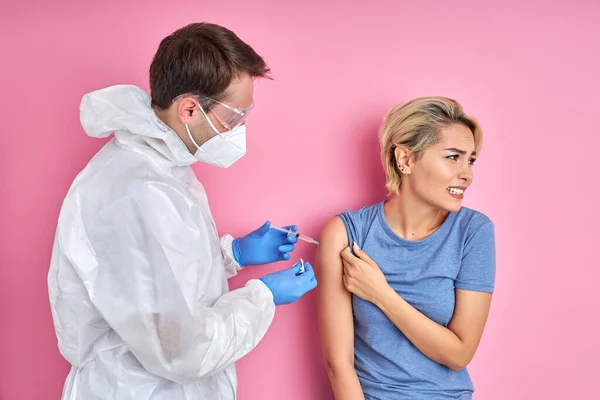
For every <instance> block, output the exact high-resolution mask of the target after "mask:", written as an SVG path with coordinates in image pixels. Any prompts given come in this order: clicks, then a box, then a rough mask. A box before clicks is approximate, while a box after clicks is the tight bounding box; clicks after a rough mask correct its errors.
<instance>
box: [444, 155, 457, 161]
mask: <svg viewBox="0 0 600 400" xmlns="http://www.w3.org/2000/svg"><path fill="white" fill-rule="evenodd" d="M446 158H447V159H449V160H454V161H456V160H458V154H453V155H451V156H448V157H446Z"/></svg>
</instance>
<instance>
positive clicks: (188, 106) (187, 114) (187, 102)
mask: <svg viewBox="0 0 600 400" xmlns="http://www.w3.org/2000/svg"><path fill="white" fill-rule="evenodd" d="M197 106H198V102H197V101H196V100H195V99H194V98H193V97H191V96H184V97H183V98H182V99H181V100H179V103H178V104H177V117H178V118H179V120H180V121H181V123H182V124H189V123H190V122H191V121H192V117H193V116H194V113H195V112H198V108H197Z"/></svg>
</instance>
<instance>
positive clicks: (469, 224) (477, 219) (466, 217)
mask: <svg viewBox="0 0 600 400" xmlns="http://www.w3.org/2000/svg"><path fill="white" fill-rule="evenodd" d="M456 221H457V223H458V224H459V225H460V226H461V228H462V230H465V231H467V232H468V233H475V232H477V231H478V230H479V229H480V228H481V227H483V226H486V225H487V226H490V227H491V228H493V227H494V223H493V222H492V220H491V219H490V217H488V216H487V215H485V214H484V213H482V212H481V211H477V210H474V209H472V208H468V207H461V209H460V210H459V211H458V212H457V213H456Z"/></svg>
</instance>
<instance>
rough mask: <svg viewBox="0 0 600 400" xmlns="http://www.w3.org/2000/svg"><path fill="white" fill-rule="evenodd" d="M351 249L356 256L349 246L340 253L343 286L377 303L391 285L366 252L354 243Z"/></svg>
mask: <svg viewBox="0 0 600 400" xmlns="http://www.w3.org/2000/svg"><path fill="white" fill-rule="evenodd" d="M352 249H353V250H354V254H356V255H357V256H358V257H356V256H354V255H353V254H352V252H351V251H350V246H348V247H346V248H345V249H344V250H343V251H342V253H341V256H342V260H343V264H344V276H343V281H344V286H345V287H346V289H347V290H348V291H349V292H351V293H353V294H355V295H356V296H358V297H360V298H362V299H364V300H367V301H370V302H371V303H373V304H375V305H377V303H378V299H379V298H380V297H381V295H382V294H384V293H386V292H387V291H388V290H390V289H391V286H390V285H389V284H388V283H387V281H386V280H385V276H384V275H383V272H381V270H380V269H379V266H378V265H377V264H376V263H375V261H373V260H372V259H371V257H369V256H368V255H367V253H365V252H364V251H362V250H361V249H360V248H359V247H358V245H357V244H356V243H354V246H353V248H352Z"/></svg>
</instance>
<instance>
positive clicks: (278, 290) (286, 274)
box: [260, 262, 317, 306]
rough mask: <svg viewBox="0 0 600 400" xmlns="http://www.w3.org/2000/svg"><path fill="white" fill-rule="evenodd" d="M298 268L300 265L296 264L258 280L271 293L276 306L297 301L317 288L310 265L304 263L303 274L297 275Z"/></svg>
mask: <svg viewBox="0 0 600 400" xmlns="http://www.w3.org/2000/svg"><path fill="white" fill-rule="evenodd" d="M300 266H301V264H300V263H296V264H294V266H293V267H291V268H288V269H284V270H283V271H279V272H274V273H272V274H269V275H265V276H263V277H262V278H260V280H261V281H263V283H264V284H265V285H266V286H267V287H268V288H269V290H270V291H271V293H273V301H274V302H275V305H276V306H280V305H283V304H290V303H293V302H295V301H298V300H299V299H300V297H302V296H303V295H304V294H305V293H308V292H310V291H311V290H313V289H314V288H315V287H317V278H315V272H314V271H313V268H312V266H311V265H310V263H308V262H305V263H304V268H305V272H304V273H302V274H299V273H300ZM298 274H299V275H298Z"/></svg>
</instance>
